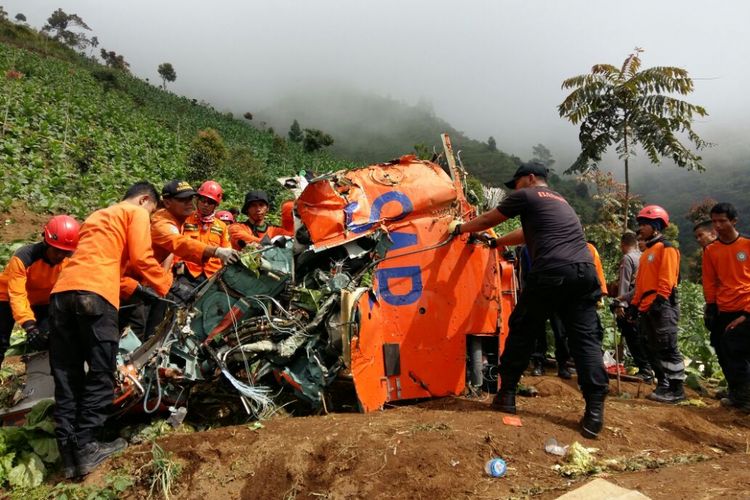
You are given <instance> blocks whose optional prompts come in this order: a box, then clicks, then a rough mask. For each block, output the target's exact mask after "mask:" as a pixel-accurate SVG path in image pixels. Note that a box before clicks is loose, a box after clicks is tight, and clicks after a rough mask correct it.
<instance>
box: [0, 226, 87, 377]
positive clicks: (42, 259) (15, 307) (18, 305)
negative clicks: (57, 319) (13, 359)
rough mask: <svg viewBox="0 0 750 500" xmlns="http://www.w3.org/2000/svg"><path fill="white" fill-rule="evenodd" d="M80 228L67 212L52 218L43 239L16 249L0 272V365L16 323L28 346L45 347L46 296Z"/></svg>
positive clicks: (46, 329) (46, 326)
mask: <svg viewBox="0 0 750 500" xmlns="http://www.w3.org/2000/svg"><path fill="white" fill-rule="evenodd" d="M80 227H81V226H80V224H78V222H77V221H76V220H75V219H74V218H73V217H70V216H69V215H56V216H54V217H52V218H51V219H50V220H49V222H47V224H46V225H45V226H44V231H43V232H42V234H43V235H44V240H43V241H40V242H39V243H32V244H30V245H24V246H22V247H21V248H19V249H18V250H16V251H15V252H14V253H13V257H11V258H10V260H9V261H8V265H6V266H5V269H4V270H3V273H2V274H0V366H1V365H2V364H3V360H4V359H5V351H7V350H8V346H9V345H10V334H11V332H12V331H13V325H14V324H15V323H18V324H19V325H21V328H23V329H24V331H25V332H26V343H27V345H28V346H29V347H30V348H32V349H34V350H43V349H46V348H47V342H48V340H49V295H50V292H51V291H52V286H53V285H54V284H55V281H57V277H58V276H59V275H60V271H61V270H62V268H63V267H64V266H65V264H67V259H68V257H70V256H71V255H72V254H73V251H74V250H75V249H76V246H77V245H78V230H79V229H80Z"/></svg>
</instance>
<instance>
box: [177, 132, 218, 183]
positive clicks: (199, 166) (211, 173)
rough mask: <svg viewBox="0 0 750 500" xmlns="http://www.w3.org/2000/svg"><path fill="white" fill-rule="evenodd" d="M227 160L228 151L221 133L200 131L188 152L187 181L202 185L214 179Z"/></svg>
mask: <svg viewBox="0 0 750 500" xmlns="http://www.w3.org/2000/svg"><path fill="white" fill-rule="evenodd" d="M226 159H227V149H226V147H225V146H224V141H223V140H222V138H221V136H220V135H219V133H218V132H217V131H216V130H214V129H212V128H207V129H205V130H199V131H198V135H196V136H195V138H194V139H193V141H192V142H191V143H190V149H189V150H188V156H187V178H188V179H187V180H188V181H189V182H195V183H200V182H203V181H205V180H206V179H213V178H214V177H216V174H217V173H218V172H219V169H220V167H221V165H222V163H224V160H226Z"/></svg>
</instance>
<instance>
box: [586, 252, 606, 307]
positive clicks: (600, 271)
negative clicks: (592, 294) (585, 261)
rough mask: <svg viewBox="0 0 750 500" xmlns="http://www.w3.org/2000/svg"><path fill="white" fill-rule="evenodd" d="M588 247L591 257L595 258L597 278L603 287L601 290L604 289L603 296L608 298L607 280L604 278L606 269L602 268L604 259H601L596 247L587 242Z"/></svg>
mask: <svg viewBox="0 0 750 500" xmlns="http://www.w3.org/2000/svg"><path fill="white" fill-rule="evenodd" d="M586 246H587V247H589V251H590V252H591V255H592V256H593V257H594V267H596V277H597V278H599V285H600V286H601V289H602V296H604V297H606V296H607V295H608V292H607V279H606V278H605V277H604V268H603V267H602V259H601V258H600V257H599V252H598V251H597V249H596V247H595V246H594V245H592V244H591V243H588V242H587V243H586Z"/></svg>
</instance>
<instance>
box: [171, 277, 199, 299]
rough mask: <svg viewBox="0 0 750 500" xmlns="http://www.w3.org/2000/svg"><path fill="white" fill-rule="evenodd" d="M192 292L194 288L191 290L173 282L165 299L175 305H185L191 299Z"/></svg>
mask: <svg viewBox="0 0 750 500" xmlns="http://www.w3.org/2000/svg"><path fill="white" fill-rule="evenodd" d="M194 291H195V289H194V288H191V287H190V286H188V285H186V284H185V283H182V282H180V281H175V282H174V283H172V288H170V289H169V293H168V294H167V299H169V300H171V301H172V302H176V303H177V304H185V303H187V302H188V301H189V300H190V299H191V298H193V292H194Z"/></svg>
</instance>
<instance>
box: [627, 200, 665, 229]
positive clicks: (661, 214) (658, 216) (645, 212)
mask: <svg viewBox="0 0 750 500" xmlns="http://www.w3.org/2000/svg"><path fill="white" fill-rule="evenodd" d="M635 219H636V220H637V221H638V222H640V221H641V219H645V220H660V221H661V222H662V223H663V224H664V227H667V226H668V225H669V214H668V213H667V211H666V210H664V209H663V208H662V207H660V206H659V205H646V206H645V207H643V209H642V210H641V211H640V212H638V216H637V217H636V218H635Z"/></svg>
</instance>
